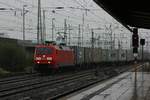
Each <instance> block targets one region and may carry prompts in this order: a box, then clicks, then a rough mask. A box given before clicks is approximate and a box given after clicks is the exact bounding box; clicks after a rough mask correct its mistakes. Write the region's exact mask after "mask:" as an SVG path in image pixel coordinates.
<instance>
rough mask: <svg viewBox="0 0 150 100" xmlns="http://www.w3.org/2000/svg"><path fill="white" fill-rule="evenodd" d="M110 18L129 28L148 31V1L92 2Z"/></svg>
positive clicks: (108, 0) (109, 0)
mask: <svg viewBox="0 0 150 100" xmlns="http://www.w3.org/2000/svg"><path fill="white" fill-rule="evenodd" d="M94 1H95V2H96V3H97V4H98V5H99V6H101V7H102V8H103V9H104V10H106V11H107V12H108V13H109V14H110V15H111V16H113V17H114V18H115V19H117V20H118V21H119V22H121V23H122V24H123V25H124V26H126V27H127V28H129V26H131V27H137V28H147V29H150V5H149V0H94Z"/></svg>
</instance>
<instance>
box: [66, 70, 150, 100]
mask: <svg viewBox="0 0 150 100" xmlns="http://www.w3.org/2000/svg"><path fill="white" fill-rule="evenodd" d="M136 76H137V77H135V72H126V73H123V74H121V75H119V76H116V77H114V78H112V79H109V80H108V81H105V82H102V83H99V84H98V85H96V86H94V87H92V88H89V89H87V90H84V91H82V92H80V93H77V94H75V95H72V96H69V97H66V98H65V99H67V100H150V73H148V72H137V75H136Z"/></svg>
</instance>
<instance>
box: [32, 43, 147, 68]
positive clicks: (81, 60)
mask: <svg viewBox="0 0 150 100" xmlns="http://www.w3.org/2000/svg"><path fill="white" fill-rule="evenodd" d="M139 54H141V53H139ZM147 56H148V55H147ZM140 57H141V55H139V56H138V59H141V58H140ZM133 60H134V56H133V53H132V50H122V49H120V50H119V49H112V50H108V49H101V48H90V47H77V46H69V47H67V46H64V45H53V44H48V45H37V46H36V47H35V53H34V63H35V70H42V69H46V70H48V69H59V68H60V67H61V68H62V67H66V66H70V67H71V66H75V65H94V64H100V63H103V64H104V63H110V64H111V63H120V62H121V63H124V62H126V63H128V62H131V61H133Z"/></svg>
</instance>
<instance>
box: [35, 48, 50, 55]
mask: <svg viewBox="0 0 150 100" xmlns="http://www.w3.org/2000/svg"><path fill="white" fill-rule="evenodd" d="M51 53H52V49H50V48H46V47H41V48H36V54H37V55H46V54H51Z"/></svg>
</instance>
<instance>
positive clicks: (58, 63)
mask: <svg viewBox="0 0 150 100" xmlns="http://www.w3.org/2000/svg"><path fill="white" fill-rule="evenodd" d="M34 63H35V69H36V70H37V69H38V70H39V69H40V70H41V69H47V68H51V69H58V68H59V67H64V66H73V65H74V64H75V60H74V52H73V50H72V49H71V48H69V47H66V46H62V45H60V46H59V45H53V44H49V45H37V46H36V47H35V54H34Z"/></svg>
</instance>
